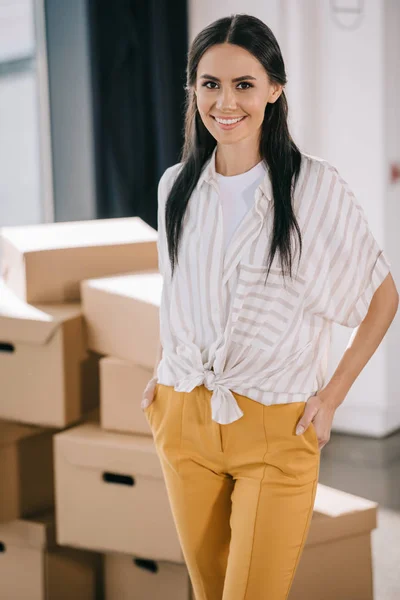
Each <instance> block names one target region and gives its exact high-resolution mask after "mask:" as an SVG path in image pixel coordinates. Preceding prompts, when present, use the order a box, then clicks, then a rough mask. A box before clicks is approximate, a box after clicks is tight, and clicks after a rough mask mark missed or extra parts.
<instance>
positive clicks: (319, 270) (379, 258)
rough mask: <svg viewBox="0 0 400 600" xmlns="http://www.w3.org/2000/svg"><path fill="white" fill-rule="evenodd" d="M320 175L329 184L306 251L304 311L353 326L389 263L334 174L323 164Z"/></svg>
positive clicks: (355, 203) (355, 202) (344, 185)
mask: <svg viewBox="0 0 400 600" xmlns="http://www.w3.org/2000/svg"><path fill="white" fill-rule="evenodd" d="M325 177H326V179H327V182H328V185H327V187H326V188H324V189H325V190H326V192H324V193H323V194H322V197H320V198H318V206H319V211H318V213H319V215H320V216H319V220H318V222H317V223H316V225H317V227H316V230H315V236H314V240H313V249H312V251H311V252H310V260H309V267H310V268H309V277H308V289H307V292H306V309H307V310H309V311H311V312H312V313H313V314H317V315H319V316H322V317H323V318H324V319H327V320H329V321H333V322H335V323H338V324H340V325H344V326H345V327H351V328H355V327H358V325H360V323H361V322H362V320H363V319H364V318H365V316H366V314H367V312H368V308H369V305H370V302H371V300H372V296H373V295H374V293H375V291H376V290H377V289H378V287H379V286H380V285H381V283H382V282H383V280H384V279H385V278H386V276H387V275H388V273H389V271H390V266H391V264H390V263H389V262H388V260H387V258H386V256H385V254H384V252H383V250H382V248H381V247H380V245H379V244H378V242H377V240H376V239H375V237H374V235H373V233H372V231H371V229H370V227H369V224H368V220H367V218H366V215H365V213H364V210H363V208H362V206H361V205H360V203H359V202H358V200H357V198H356V197H355V195H354V193H353V192H352V190H351V189H350V186H349V185H348V184H347V182H346V181H345V180H344V179H343V178H342V177H341V176H340V174H339V172H338V170H337V169H336V168H335V167H333V166H332V165H327V167H326V174H325V175H324V178H325Z"/></svg>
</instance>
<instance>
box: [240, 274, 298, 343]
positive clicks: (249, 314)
mask: <svg viewBox="0 0 400 600" xmlns="http://www.w3.org/2000/svg"><path fill="white" fill-rule="evenodd" d="M266 276H267V267H266V265H253V264H251V263H242V264H241V265H240V267H239V277H238V281H237V286H236V290H235V293H234V297H233V300H232V329H231V339H232V341H234V342H237V343H239V344H241V345H245V346H246V345H247V346H252V347H258V348H261V349H263V350H270V349H271V348H272V347H273V346H275V345H276V344H277V343H278V342H279V341H280V339H281V338H282V336H283V334H284V333H285V331H286V330H287V329H288V327H290V324H291V323H292V321H293V318H294V317H295V315H296V312H297V311H298V309H299V304H301V303H302V302H303V297H304V293H305V289H306V279H304V278H303V277H301V276H300V275H298V274H296V272H295V269H294V270H293V279H290V277H289V276H286V277H285V278H283V276H282V273H281V271H280V270H278V269H277V268H273V267H272V268H271V270H270V273H269V275H268V280H267V282H266V283H265V279H266ZM299 314H301V311H300V313H299Z"/></svg>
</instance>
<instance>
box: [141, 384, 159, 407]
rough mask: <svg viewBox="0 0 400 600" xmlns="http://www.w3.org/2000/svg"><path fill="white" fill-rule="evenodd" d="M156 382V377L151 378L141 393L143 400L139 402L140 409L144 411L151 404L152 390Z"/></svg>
mask: <svg viewBox="0 0 400 600" xmlns="http://www.w3.org/2000/svg"><path fill="white" fill-rule="evenodd" d="M157 382H158V377H152V378H151V379H150V381H149V382H148V384H147V385H146V387H145V388H144V391H143V398H142V402H141V405H140V406H141V408H142V409H145V408H147V407H148V406H150V404H151V403H152V402H153V398H154V390H155V389H156V385H157Z"/></svg>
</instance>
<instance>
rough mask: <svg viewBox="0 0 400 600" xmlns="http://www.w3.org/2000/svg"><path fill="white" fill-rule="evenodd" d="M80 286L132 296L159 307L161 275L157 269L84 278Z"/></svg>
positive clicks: (127, 296)
mask: <svg viewBox="0 0 400 600" xmlns="http://www.w3.org/2000/svg"><path fill="white" fill-rule="evenodd" d="M81 286H82V287H85V288H86V289H87V290H101V291H102V292H106V293H108V294H111V295H114V294H115V295H117V296H125V297H126V298H134V299H135V300H139V301H140V302H145V303H148V304H154V306H157V307H159V306H160V303H161V294H162V286H163V277H162V275H161V274H160V273H159V272H158V271H155V270H147V271H140V272H135V273H124V274H122V275H115V276H112V277H98V278H93V279H86V280H84V281H82V282H81Z"/></svg>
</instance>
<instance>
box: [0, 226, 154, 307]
mask: <svg viewBox="0 0 400 600" xmlns="http://www.w3.org/2000/svg"><path fill="white" fill-rule="evenodd" d="M0 235H1V238H0V242H1V255H2V263H1V272H2V277H3V278H4V280H5V282H6V283H7V285H8V286H9V287H10V289H12V290H13V291H14V292H15V294H16V295H17V296H18V297H19V298H20V299H21V300H24V301H26V302H29V303H38V302H72V301H77V300H79V299H80V282H81V281H82V280H83V279H89V278H92V277H103V276H106V275H114V274H116V273H126V272H127V271H142V270H144V269H158V254H157V232H156V230H155V229H153V228H152V227H150V225H148V224H147V223H145V222H144V221H143V220H142V219H140V218H139V217H129V218H117V219H95V220H91V221H72V222H61V223H44V224H39V225H24V226H20V227H3V228H2V229H1V230H0Z"/></svg>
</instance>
